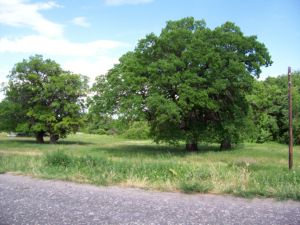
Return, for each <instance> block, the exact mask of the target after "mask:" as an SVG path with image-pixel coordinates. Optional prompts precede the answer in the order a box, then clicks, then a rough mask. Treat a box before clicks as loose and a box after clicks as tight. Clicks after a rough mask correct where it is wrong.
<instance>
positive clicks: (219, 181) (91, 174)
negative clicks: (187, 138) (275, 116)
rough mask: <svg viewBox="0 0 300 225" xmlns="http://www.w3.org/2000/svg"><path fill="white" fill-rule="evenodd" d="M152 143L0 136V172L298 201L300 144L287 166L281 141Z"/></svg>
mask: <svg viewBox="0 0 300 225" xmlns="http://www.w3.org/2000/svg"><path fill="white" fill-rule="evenodd" d="M200 148H201V151H200V152H198V153H187V152H185V151H184V146H178V147H174V146H168V145H156V144H154V143H152V142H151V141H132V140H126V139H123V138H120V137H113V136H99V135H87V134H76V135H71V136H69V137H68V138H67V139H65V140H63V141H61V142H60V143H59V144H57V145H49V144H36V143H35V142H34V139H32V138H16V137H15V138H12V137H7V136H6V135H5V134H1V135H0V172H1V173H4V172H14V173H18V174H26V175H31V176H36V177H42V178H49V179H62V180H69V181H75V182H82V183H90V184H96V185H118V186H127V187H128V186H129V187H140V188H145V189H155V190H162V191H182V192H188V193H192V192H195V193H215V194H224V193H226V194H233V195H237V196H244V197H254V196H263V197H274V198H279V199H294V200H298V201H300V147H294V169H293V170H292V171H289V170H288V169H287V151H288V148H287V146H285V145H280V144H275V143H268V144H242V145H239V146H237V147H236V148H235V149H234V150H231V151H222V152H220V151H218V146H216V145H211V144H210V145H208V144H203V145H201V146H200Z"/></svg>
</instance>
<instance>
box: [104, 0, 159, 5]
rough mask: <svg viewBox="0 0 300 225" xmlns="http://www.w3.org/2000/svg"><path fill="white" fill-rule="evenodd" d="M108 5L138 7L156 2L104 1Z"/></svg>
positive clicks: (144, 0)
mask: <svg viewBox="0 0 300 225" xmlns="http://www.w3.org/2000/svg"><path fill="white" fill-rule="evenodd" d="M104 1H105V3H106V4H107V5H111V6H119V5H138V4H145V3H150V2H153V1H154V0H104Z"/></svg>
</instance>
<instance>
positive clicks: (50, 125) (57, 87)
mask: <svg viewBox="0 0 300 225" xmlns="http://www.w3.org/2000/svg"><path fill="white" fill-rule="evenodd" d="M87 89H88V86H87V78H86V77H83V76H81V75H77V74H72V73H70V72H67V71H63V70H62V69H61V67H60V66H59V65H58V64H57V63H56V62H54V61H53V60H50V59H46V60H44V59H43V57H42V56H40V55H36V56H32V57H30V58H29V59H28V60H23V61H22V62H19V63H17V64H16V65H15V66H14V68H13V69H12V71H11V74H10V75H9V83H8V86H7V87H6V88H5V94H6V99H5V100H4V103H1V104H6V106H9V107H10V108H9V107H6V109H7V110H5V111H4V113H3V115H4V116H8V118H10V119H13V118H16V119H15V120H14V121H15V122H13V123H12V124H10V125H9V127H8V126H6V127H4V128H5V130H8V129H10V130H11V131H12V130H15V131H23V132H30V133H34V134H35V135H36V136H37V139H38V140H39V141H43V136H44V135H45V134H47V133H48V134H49V135H50V137H51V139H50V141H51V142H56V140H57V139H58V138H64V137H66V135H67V134H68V133H70V132H76V131H77V130H78V128H79V126H80V125H81V124H82V122H83V121H82V113H83V108H84V100H83V97H84V96H86V92H87ZM16 108H17V109H19V110H18V111H17V114H16V112H15V110H16ZM1 111H3V110H1ZM0 117H1V118H0V119H1V121H2V122H3V123H5V124H6V123H10V121H11V120H9V121H7V120H5V119H4V117H3V116H2V113H0Z"/></svg>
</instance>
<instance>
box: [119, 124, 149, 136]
mask: <svg viewBox="0 0 300 225" xmlns="http://www.w3.org/2000/svg"><path fill="white" fill-rule="evenodd" d="M149 132H150V129H149V126H148V123H147V122H146V121H135V122H133V123H132V125H131V126H129V128H128V129H127V130H126V131H125V132H124V133H123V136H124V137H126V138H129V139H137V140H138V139H140V140H143V139H148V138H149Z"/></svg>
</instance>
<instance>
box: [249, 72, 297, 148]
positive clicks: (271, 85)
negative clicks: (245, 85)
mask: <svg viewBox="0 0 300 225" xmlns="http://www.w3.org/2000/svg"><path fill="white" fill-rule="evenodd" d="M287 80H288V78H287V75H281V76H278V77H269V78H267V79H266V80H264V81H256V82H255V85H254V89H253V92H252V93H251V94H250V95H249V96H248V97H247V98H248V100H249V104H250V106H251V111H252V113H251V115H252V116H251V121H253V123H254V132H253V137H252V140H253V141H255V142H259V143H262V142H265V141H277V142H281V143H287V142H288V96H287V85H288V83H287ZM292 80H293V82H292V84H293V92H292V95H293V118H294V119H293V126H294V127H293V128H294V142H295V143H296V144H300V124H299V119H300V118H299V117H300V115H299V110H300V72H294V73H293V74H292Z"/></svg>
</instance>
